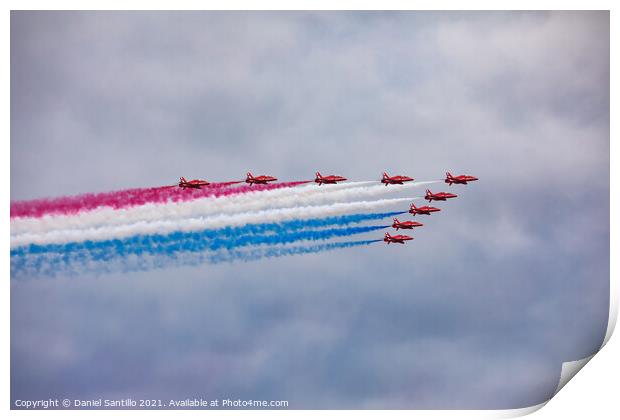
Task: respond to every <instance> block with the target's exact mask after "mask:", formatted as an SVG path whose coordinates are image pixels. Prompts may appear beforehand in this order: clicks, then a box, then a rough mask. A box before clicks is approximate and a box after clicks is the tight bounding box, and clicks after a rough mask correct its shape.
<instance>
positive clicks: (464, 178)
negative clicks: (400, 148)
mask: <svg viewBox="0 0 620 420" xmlns="http://www.w3.org/2000/svg"><path fill="white" fill-rule="evenodd" d="M477 180H478V178H476V177H475V176H471V175H459V176H453V175H452V174H451V173H450V172H446V179H444V182H445V183H446V184H448V185H452V184H463V185H467V183H468V182H472V181H477ZM406 181H413V179H412V178H409V177H402V176H395V177H390V176H388V174H387V173H385V172H384V173H383V179H382V180H381V182H383V183H384V184H385V185H386V186H387V185H388V184H402V183H403V182H406ZM456 197H457V195H456V194H452V193H449V192H443V191H442V192H436V193H434V192H432V191H431V190H426V194H425V195H424V199H425V200H428V202H429V203H430V202H432V201H433V200H435V201H447V199H448V198H456ZM438 211H441V209H439V208H437V207H431V206H421V207H416V205H415V204H413V203H412V204H411V207H410V208H409V213H411V215H413V216H415V215H416V214H424V215H427V216H430V215H431V214H432V213H435V212H438ZM419 226H423V224H422V223H419V222H414V221H412V220H406V221H404V222H401V221H400V220H398V219H394V223H392V228H394V229H396V230H398V229H413V228H414V227H419ZM412 239H413V237H411V236H407V235H394V236H392V235H390V234H389V233H388V232H386V233H385V237H384V238H383V241H384V242H385V243H386V244H388V245H389V244H404V243H405V241H410V240H412Z"/></svg>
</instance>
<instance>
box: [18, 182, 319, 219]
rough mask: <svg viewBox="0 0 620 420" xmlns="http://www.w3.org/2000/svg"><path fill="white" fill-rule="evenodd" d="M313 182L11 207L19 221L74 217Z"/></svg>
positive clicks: (122, 194) (168, 190) (130, 193)
mask: <svg viewBox="0 0 620 420" xmlns="http://www.w3.org/2000/svg"><path fill="white" fill-rule="evenodd" d="M308 182H310V181H297V182H278V183H274V184H269V185H254V186H249V185H245V186H240V187H231V186H230V185H231V184H236V183H237V182H222V183H218V184H211V185H209V186H208V187H207V188H201V189H192V188H188V189H185V190H184V189H182V188H179V187H177V186H176V185H172V186H163V187H153V188H134V189H129V190H120V191H111V192H105V193H96V194H81V195H76V196H71V197H58V198H44V199H39V200H28V201H15V202H12V203H11V219H13V218H17V217H42V216H45V215H72V214H77V213H79V212H83V211H89V210H94V209H96V208H99V207H111V208H113V209H122V208H127V207H134V206H140V205H143V204H149V203H152V204H158V203H160V204H161V203H170V202H173V203H176V202H183V201H191V200H196V199H199V198H205V197H224V196H228V195H234V194H244V193H247V192H251V191H265V190H274V189H278V188H287V187H294V186H297V185H301V184H306V183H308Z"/></svg>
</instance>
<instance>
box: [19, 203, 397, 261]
mask: <svg viewBox="0 0 620 420" xmlns="http://www.w3.org/2000/svg"><path fill="white" fill-rule="evenodd" d="M403 213H406V212H388V213H361V214H349V215H344V216H333V217H325V218H316V219H306V220H291V221H286V222H281V223H262V224H247V225H244V226H235V227H225V228H221V229H206V230H203V231H197V232H173V233H170V234H166V235H162V234H156V235H143V236H134V237H130V238H127V239H122V240H121V239H117V240H109V241H101V242H99V243H97V242H92V241H86V242H70V243H66V244H49V245H36V244H31V245H26V246H21V247H18V248H15V249H12V250H11V254H10V255H11V257H18V256H20V257H23V256H26V255H28V254H30V255H35V254H44V253H58V254H67V253H71V252H79V251H82V250H88V249H93V248H102V247H105V246H114V247H117V248H119V247H120V248H123V249H128V248H130V247H132V246H135V245H136V244H143V243H155V244H157V243H171V242H185V241H194V240H196V238H199V239H200V240H207V239H215V238H230V237H243V236H253V235H265V234H268V233H275V234H283V233H287V232H296V231H301V230H304V229H318V228H325V227H328V226H334V225H336V226H348V225H351V224H355V223H361V222H365V221H370V220H380V219H385V218H387V217H393V216H397V215H400V214H403ZM380 227H381V228H382V227H389V226H380ZM364 229H365V228H364Z"/></svg>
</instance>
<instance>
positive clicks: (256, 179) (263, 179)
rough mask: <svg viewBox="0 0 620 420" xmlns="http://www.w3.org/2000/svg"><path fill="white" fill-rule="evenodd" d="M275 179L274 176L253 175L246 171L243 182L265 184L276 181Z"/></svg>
mask: <svg viewBox="0 0 620 420" xmlns="http://www.w3.org/2000/svg"><path fill="white" fill-rule="evenodd" d="M277 180H278V178H274V177H272V176H269V175H259V176H253V175H252V173H251V172H248V175H247V177H246V178H245V182H247V183H248V184H250V185H254V184H263V185H267V183H268V182H272V181H277Z"/></svg>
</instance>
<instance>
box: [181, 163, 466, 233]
mask: <svg viewBox="0 0 620 420" xmlns="http://www.w3.org/2000/svg"><path fill="white" fill-rule="evenodd" d="M277 180H278V179H277V178H275V177H273V176H271V175H259V176H254V175H252V173H251V172H248V173H247V176H246V178H245V182H246V183H247V184H250V186H252V185H255V184H257V185H267V184H269V183H270V182H274V181H277ZM346 180H347V178H345V177H343V176H340V175H321V173H320V172H317V173H316V174H315V178H314V182H315V183H316V184H318V185H323V184H337V183H339V182H342V181H346ZM413 180H414V179H413V178H411V177H408V176H405V175H393V176H389V175H388V174H387V172H383V177H382V178H381V180H380V181H381V183H382V184H384V185H385V186H386V187H387V186H388V185H403V184H404V183H405V182H410V181H413ZM472 181H478V178H476V177H475V176H472V175H458V176H454V175H452V174H451V173H450V172H446V178H445V179H444V182H445V183H446V184H448V185H450V186H452V184H461V185H467V184H468V183H469V182H472ZM239 182H242V181H239ZM308 182H310V181H308ZM208 185H209V182H207V181H205V180H203V179H192V180H191V181H188V180H186V179H185V178H184V177H181V179H180V181H179V188H183V189H186V188H194V189H200V188H202V187H206V186H208ZM456 197H457V195H456V194H453V193H449V192H443V191H442V192H436V193H434V192H432V191H431V190H426V194H425V195H424V199H425V200H428V202H429V203H431V202H432V201H433V200H434V201H447V199H449V198H456ZM438 211H441V209H439V208H437V207H432V206H421V207H416V205H415V204H413V203H412V204H411V207H410V208H409V213H411V215H412V216H415V215H427V216H430V215H431V214H432V213H435V212H438ZM420 226H424V225H423V224H422V223H420V222H415V221H413V220H405V221H402V222H401V221H400V220H398V219H394V223H392V228H394V229H396V230H397V231H398V230H399V229H413V228H414V227H420ZM412 239H413V237H411V236H407V235H393V236H392V235H390V234H389V233H387V232H386V234H385V237H384V238H383V241H384V242H385V243H387V244H391V243H396V244H404V243H405V241H410V240H412Z"/></svg>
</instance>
